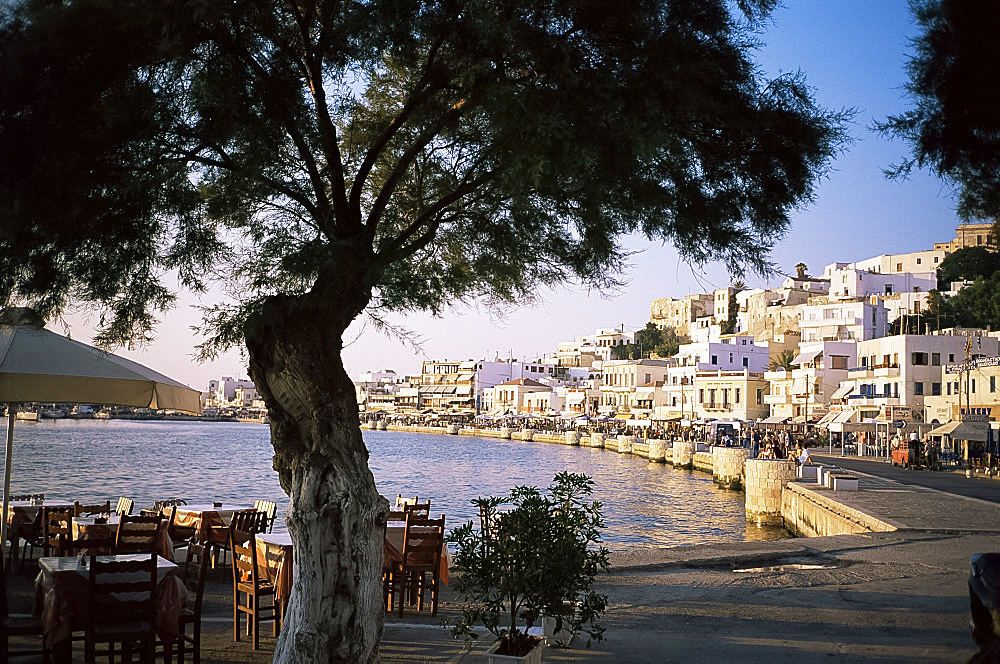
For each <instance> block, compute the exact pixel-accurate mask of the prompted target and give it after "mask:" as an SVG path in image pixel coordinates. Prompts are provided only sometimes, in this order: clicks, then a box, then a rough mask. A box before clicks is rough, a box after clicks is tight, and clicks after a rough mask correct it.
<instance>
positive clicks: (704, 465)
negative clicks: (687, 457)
mask: <svg viewBox="0 0 1000 664" xmlns="http://www.w3.org/2000/svg"><path fill="white" fill-rule="evenodd" d="M691 466H692V467H693V468H694V469H695V470H704V471H705V472H706V473H709V474H712V472H713V471H714V470H715V463H714V462H713V461H712V453H711V452H695V453H694V457H693V458H692V459H691Z"/></svg>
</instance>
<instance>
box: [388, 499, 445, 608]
mask: <svg viewBox="0 0 1000 664" xmlns="http://www.w3.org/2000/svg"><path fill="white" fill-rule="evenodd" d="M443 547H444V514H442V515H441V517H440V518H438V519H423V518H419V517H416V516H414V515H413V514H409V515H407V519H406V530H405V531H404V533H403V551H402V557H401V558H402V559H401V560H400V561H398V562H396V563H395V564H394V565H393V568H392V572H391V574H390V575H389V578H388V583H387V591H388V597H387V606H388V608H389V610H392V604H393V600H394V597H395V596H396V595H397V594H398V596H399V615H400V616H402V615H403V605H404V601H403V599H404V596H405V590H406V589H407V588H409V589H410V591H411V593H413V594H415V595H416V596H417V611H423V608H424V597H425V595H426V591H427V590H430V592H431V597H430V600H431V615H433V616H436V615H437V611H438V596H439V591H440V586H441V578H440V569H441V553H442V550H443Z"/></svg>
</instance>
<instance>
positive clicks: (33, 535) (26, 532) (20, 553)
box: [7, 509, 45, 570]
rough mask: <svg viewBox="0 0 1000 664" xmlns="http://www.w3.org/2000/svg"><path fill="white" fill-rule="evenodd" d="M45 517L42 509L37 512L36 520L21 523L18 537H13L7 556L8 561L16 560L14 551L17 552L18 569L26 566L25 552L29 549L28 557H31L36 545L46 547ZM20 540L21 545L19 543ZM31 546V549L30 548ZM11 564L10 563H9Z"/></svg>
mask: <svg viewBox="0 0 1000 664" xmlns="http://www.w3.org/2000/svg"><path fill="white" fill-rule="evenodd" d="M44 517H45V510H44V509H40V510H38V511H37V512H35V520H34V521H32V522H31V523H25V524H21V527H20V528H19V529H18V532H17V537H16V539H11V543H10V553H9V554H8V556H7V561H8V563H9V564H10V563H13V562H14V552H15V551H16V552H17V557H18V569H19V570H20V569H22V568H23V567H24V554H25V551H26V550H27V553H28V558H29V559H31V558H33V557H34V555H35V547H36V546H41V547H44V539H43V531H44V527H43V526H42V519H43V518H44ZM18 541H19V542H20V546H19V545H18V543H19V542H18ZM29 547H30V549H29ZM8 566H9V565H8Z"/></svg>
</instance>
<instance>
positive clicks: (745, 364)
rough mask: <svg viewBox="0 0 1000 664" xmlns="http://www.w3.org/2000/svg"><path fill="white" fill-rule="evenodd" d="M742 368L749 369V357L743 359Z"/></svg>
mask: <svg viewBox="0 0 1000 664" xmlns="http://www.w3.org/2000/svg"><path fill="white" fill-rule="evenodd" d="M743 366H745V367H749V366H750V358H749V357H744V358H743Z"/></svg>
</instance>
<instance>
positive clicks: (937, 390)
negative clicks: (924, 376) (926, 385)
mask: <svg viewBox="0 0 1000 664" xmlns="http://www.w3.org/2000/svg"><path fill="white" fill-rule="evenodd" d="M931 395H933V396H935V397H938V396H941V383H931Z"/></svg>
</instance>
